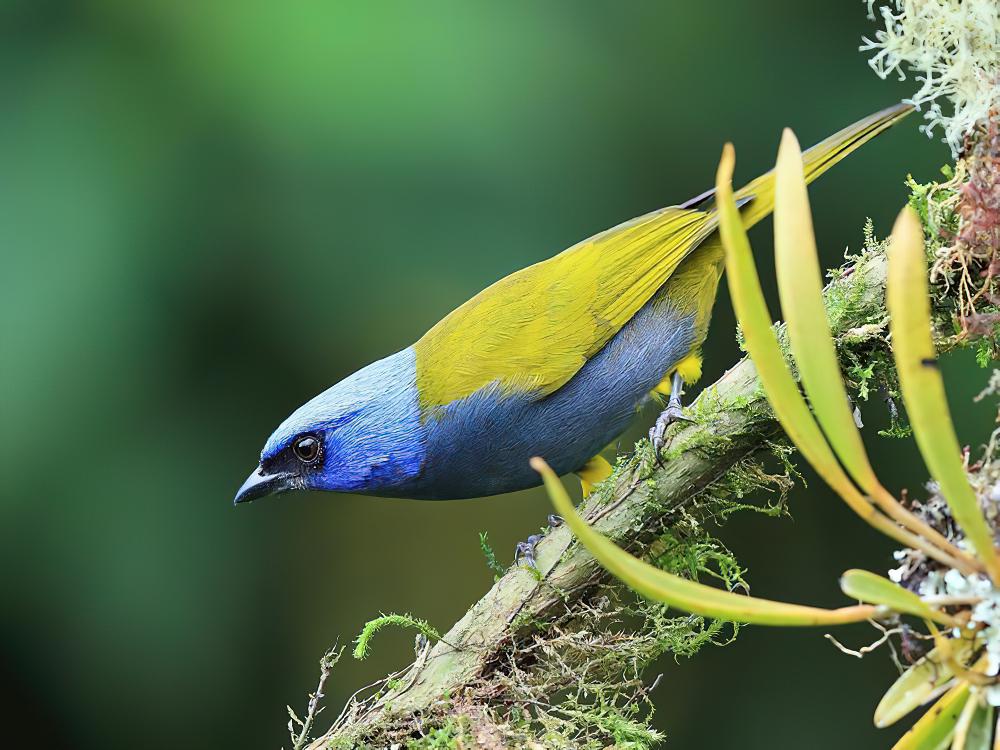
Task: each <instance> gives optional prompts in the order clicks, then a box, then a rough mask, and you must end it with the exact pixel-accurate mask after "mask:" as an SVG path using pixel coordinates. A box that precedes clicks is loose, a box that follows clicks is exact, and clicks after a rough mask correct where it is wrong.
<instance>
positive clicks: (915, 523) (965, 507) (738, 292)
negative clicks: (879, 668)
mask: <svg viewBox="0 0 1000 750" xmlns="http://www.w3.org/2000/svg"><path fill="white" fill-rule="evenodd" d="M734 164H735V154H734V151H733V148H732V146H731V145H727V146H726V147H725V150H724V151H723V156H722V160H721V163H720V165H719V170H718V173H717V177H716V190H717V198H718V204H719V212H720V234H721V236H722V241H723V244H724V246H725V252H726V270H727V275H728V278H729V288H730V293H731V296H732V300H733V306H734V308H735V310H736V314H737V317H738V319H739V321H740V324H741V326H742V328H743V332H744V336H745V344H746V349H747V351H748V353H749V355H750V357H751V359H752V360H753V362H754V365H755V367H756V369H757V372H758V375H759V378H760V381H761V383H762V385H763V388H764V391H765V392H766V394H767V397H768V400H769V402H770V404H771V407H772V409H773V411H774V414H775V416H776V418H777V420H778V421H779V423H780V424H781V426H782V427H783V428H784V430H785V432H786V433H787V435H788V436H789V438H790V439H791V440H792V441H793V442H794V443H795V445H796V446H797V447H798V449H799V450H800V452H801V453H802V455H803V456H804V457H805V458H806V460H808V461H809V463H810V464H811V465H812V466H813V468H814V469H815V470H816V472H817V473H818V474H819V475H820V477H822V478H823V480H824V481H825V482H826V483H827V484H829V485H830V487H831V488H832V489H833V490H834V491H835V492H836V493H837V494H838V495H839V496H840V497H841V498H842V499H843V500H844V502H845V503H846V504H847V505H848V506H849V507H850V509H851V510H852V511H854V512H855V513H856V514H857V515H858V516H860V517H861V518H862V519H864V520H865V521H866V522H868V523H869V524H870V525H871V526H873V527H874V528H876V529H877V530H879V531H881V532H882V533H884V534H886V535H887V536H889V537H891V538H892V539H893V540H895V541H897V542H898V543H900V544H902V545H903V546H904V547H905V548H906V550H905V551H904V552H901V553H897V557H899V558H900V559H904V558H906V557H907V556H912V557H914V558H916V559H919V560H922V561H925V563H926V564H925V568H926V569H927V570H930V571H931V573H930V575H927V576H925V577H923V578H922V580H921V581H920V582H919V583H917V584H914V585H912V586H911V587H910V588H906V587H904V586H902V585H900V583H898V582H897V580H902V579H903V577H904V576H903V574H902V573H901V572H900V571H899V570H897V571H893V573H894V576H893V577H894V578H895V579H897V580H890V578H886V577H883V576H880V575H877V574H875V573H872V572H869V571H864V570H849V571H847V572H845V573H844V574H843V575H842V577H841V579H840V587H841V590H842V591H843V592H844V593H845V594H846V595H847V596H849V597H851V598H852V599H855V600H858V601H860V602H861V603H860V604H855V605H850V606H845V607H842V608H839V609H823V608H818V607H811V606H804V605H799V604H790V603H784V602H777V601H772V600H767V599H761V598H756V597H752V596H745V595H742V594H738V593H734V592H731V591H724V590H720V589H717V588H714V587H711V586H706V585H704V584H701V583H697V582H695V581H691V580H687V579H684V578H681V577H679V576H676V575H672V574H670V573H667V572H665V571H663V570H660V569H659V568H657V567H655V566H653V565H650V564H648V563H646V562H643V561H642V560H639V559H638V558H636V557H633V556H632V555H631V554H629V553H628V552H626V551H624V550H622V549H621V548H619V547H618V546H616V545H615V544H614V543H613V542H611V541H610V540H608V539H607V538H605V537H604V536H603V535H601V534H600V533H599V532H597V531H596V530H594V529H592V528H591V527H590V526H589V525H588V524H587V523H586V521H584V520H583V519H582V518H581V517H580V515H579V514H577V513H576V511H575V510H574V509H573V506H572V503H571V502H570V500H569V496H568V494H567V493H566V490H565V489H564V488H563V486H562V484H561V483H560V482H559V480H558V478H557V477H556V475H555V474H554V473H553V472H552V471H551V469H549V468H548V466H547V464H546V463H545V462H544V460H542V459H540V458H538V459H534V461H533V466H535V468H536V469H537V470H538V471H539V472H540V473H541V474H542V476H543V478H544V480H545V486H546V488H547V490H548V492H549V495H550V497H551V499H552V502H553V503H554V505H555V507H556V508H557V510H558V512H560V513H561V514H562V515H563V516H564V517H565V519H566V521H567V523H568V524H569V526H570V527H571V528H572V529H573V531H574V532H575V533H576V535H577V537H578V538H579V540H580V541H581V542H582V543H583V544H584V545H585V546H586V547H587V548H588V549H589V550H590V551H591V552H592V553H593V554H594V556H595V557H596V558H597V559H598V560H599V561H600V562H601V564H602V565H604V566H605V567H606V568H607V569H608V570H609V571H610V572H612V573H613V574H614V575H616V576H617V577H619V578H620V579H621V580H622V581H624V582H625V583H626V584H628V585H629V586H631V587H632V588H633V589H635V590H636V591H638V592H639V593H641V594H643V595H645V596H647V597H649V598H651V599H655V600H658V601H661V602H664V603H666V604H668V605H671V606H674V607H677V608H679V609H683V610H686V611H688V612H691V613H694V614H699V615H703V616H709V617H715V618H719V619H723V620H729V621H734V622H742V623H751V624H760V625H779V626H805V625H834V624H841V623H849V622H858V621H864V620H872V621H883V622H884V621H896V620H898V618H899V617H900V616H904V615H905V616H910V617H915V618H917V619H919V620H922V621H923V623H924V625H925V627H926V629H927V632H928V636H927V637H928V639H933V642H934V648H933V649H932V650H931V651H930V652H929V653H928V654H926V655H925V656H924V657H923V658H921V659H920V660H919V661H917V662H916V663H915V664H913V665H912V666H911V667H910V668H909V669H907V670H906V671H905V672H904V673H903V674H902V675H901V676H900V677H899V679H898V680H897V681H896V682H895V683H894V684H893V685H892V686H891V687H890V688H889V690H888V692H886V694H885V696H884V697H883V698H882V700H881V702H880V703H879V704H878V707H877V708H876V711H875V723H876V725H877V726H880V727H881V726H888V725H890V724H892V723H894V722H895V721H897V720H899V719H900V718H902V717H903V716H905V715H907V714H908V713H909V712H910V711H912V710H913V709H915V708H917V707H918V706H920V705H924V704H926V703H929V702H930V701H932V700H935V699H936V702H935V703H934V705H933V707H932V708H931V709H930V710H928V711H927V712H926V713H925V714H924V715H923V716H922V717H921V718H920V719H918V721H917V722H916V723H915V724H914V726H913V727H912V728H911V729H910V730H909V731H908V732H907V733H906V734H905V735H903V737H902V738H901V739H900V740H899V742H898V743H897V744H896V746H895V750H932V749H936V748H941V747H947V746H948V745H949V743H950V746H951V748H952V750H985V748H988V747H990V746H991V745H990V743H991V738H992V736H993V734H994V716H995V713H996V712H995V707H996V706H998V705H1000V677H998V672H1000V558H998V555H997V550H996V548H995V546H994V541H993V532H992V530H991V528H990V526H989V524H988V522H987V520H986V516H985V515H984V513H983V510H982V509H981V507H980V501H979V498H978V496H977V493H976V491H975V490H974V488H973V487H972V485H971V484H970V481H969V477H968V474H967V472H966V467H965V465H964V463H963V460H962V458H961V456H962V453H961V450H960V447H959V443H958V439H957V436H956V434H955V429H954V426H953V424H952V420H951V416H950V413H949V411H948V407H947V402H946V399H945V393H944V385H943V381H942V377H941V374H940V372H939V370H938V367H937V359H936V352H935V347H934V342H933V339H932V334H931V331H932V328H931V314H930V304H929V291H928V281H927V261H926V257H925V252H924V241H923V228H922V226H921V224H920V220H919V218H918V217H917V215H916V213H915V212H914V211H913V210H912V209H911V208H905V209H903V211H902V212H901V213H900V214H899V217H898V219H897V220H896V223H895V226H894V228H893V231H892V237H891V240H890V244H889V252H888V272H887V293H886V295H887V299H886V305H887V308H888V311H889V315H890V324H889V326H890V333H891V338H892V343H893V357H894V360H895V364H896V369H897V373H898V377H899V383H900V388H901V391H902V395H903V401H904V403H905V405H906V409H907V412H908V414H909V418H910V422H911V425H912V427H913V433H914V436H915V438H916V440H917V445H918V447H919V449H920V452H921V455H922V456H923V458H924V462H925V463H926V465H927V468H928V469H929V471H930V474H931V476H932V477H933V479H934V481H935V482H936V484H937V487H938V488H939V490H940V494H941V496H943V498H944V500H945V501H946V503H947V510H948V512H949V515H950V519H951V521H953V524H950V525H942V524H939V523H931V522H929V521H928V520H927V519H926V518H923V517H921V515H920V514H919V513H916V512H914V511H913V510H910V509H908V508H907V507H904V505H903V504H901V503H900V502H899V501H898V500H897V498H896V497H894V496H893V495H892V494H891V493H890V492H889V491H888V490H887V489H886V488H885V487H884V486H883V485H882V484H881V483H880V482H879V480H878V478H877V477H876V475H875V472H874V470H873V468H872V466H871V464H870V462H869V460H868V457H867V454H866V452H865V448H864V444H863V442H862V440H861V436H860V433H859V432H858V429H857V426H856V424H855V422H854V419H853V416H852V412H851V409H850V406H849V399H848V396H847V392H846V387H845V385H844V381H843V378H842V376H841V375H840V366H839V362H838V360H837V352H836V346H835V342H834V340H833V338H832V336H831V334H830V328H829V324H828V322H827V317H826V311H825V308H824V304H823V298H822V288H821V285H822V276H821V273H820V266H819V261H818V257H817V253H816V241H815V236H814V233H813V228H812V219H811V213H810V209H809V202H808V195H807V192H806V185H805V181H804V179H803V170H802V158H801V152H800V150H799V145H798V142H797V141H796V139H795V136H794V135H793V134H792V132H791V131H790V130H786V131H785V133H784V137H783V138H782V142H781V147H780V149H779V152H778V159H777V164H776V168H775V173H776V176H777V185H776V195H775V210H774V227H775V228H774V235H775V236H774V246H775V265H776V269H777V278H778V286H779V294H780V298H781V304H782V311H783V313H784V315H785V318H786V325H787V337H788V343H789V349H790V352H791V355H792V357H793V358H794V362H795V365H796V367H797V371H798V373H799V376H800V380H801V384H802V389H803V390H804V392H805V396H806V397H808V400H809V404H811V407H812V408H811V409H810V406H809V405H807V402H806V398H805V397H804V396H803V394H802V392H801V391H800V390H799V386H798V385H797V384H796V382H795V379H794V376H793V374H792V372H791V370H790V369H789V365H788V364H787V363H786V361H785V358H784V356H783V355H782V350H781V345H780V343H779V339H778V336H777V335H776V332H775V329H774V328H773V326H772V318H771V315H770V313H769V312H768V309H767V305H766V303H765V301H764V298H763V294H762V292H761V288H760V282H759V277H758V275H757V270H756V267H755V264H754V261H753V256H752V253H751V249H750V244H749V241H748V239H747V236H746V232H745V229H744V227H743V224H742V222H741V219H740V214H739V209H738V207H737V205H736V202H735V201H734V199H733V192H732V186H731V182H732V174H733V169H734ZM907 582H908V583H909V581H907Z"/></svg>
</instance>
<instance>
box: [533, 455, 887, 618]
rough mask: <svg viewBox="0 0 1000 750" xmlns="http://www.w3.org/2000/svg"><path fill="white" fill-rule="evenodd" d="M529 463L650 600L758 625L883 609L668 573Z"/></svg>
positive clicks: (605, 560) (599, 553)
mask: <svg viewBox="0 0 1000 750" xmlns="http://www.w3.org/2000/svg"><path fill="white" fill-rule="evenodd" d="M531 465H532V467H533V468H534V469H535V471H537V472H539V473H540V474H541V475H542V479H543V480H544V481H545V489H546V490H547V491H548V493H549V499H551V500H552V504H553V505H554V506H555V508H556V511H557V512H558V513H559V514H560V515H561V516H562V517H563V518H564V519H565V521H566V524H567V525H568V526H569V527H570V528H571V529H572V530H573V532H574V533H575V534H576V536H577V538H578V539H579V540H580V542H582V543H583V545H584V546H585V547H586V548H587V549H588V550H590V552H591V554H592V555H593V556H594V557H595V558H597V561H598V562H600V563H601V565H603V566H604V567H605V568H607V570H608V571H610V572H611V573H612V574H614V575H616V576H617V577H618V578H620V579H621V580H622V581H623V582H624V583H626V584H627V585H628V586H630V587H631V588H632V589H634V590H635V591H637V592H638V593H640V594H642V595H643V596H646V597H648V598H650V599H653V600H655V601H658V602H663V603H664V604H669V605H670V606H672V607H677V608H678V609H682V610H684V611H685V612H692V613H694V614H698V615H704V616H706V617H715V618H718V619H721V620H728V621H731V622H747V623H754V624H757V625H786V626H790V625H834V624H840V623H845V622H858V621H861V620H868V619H871V618H873V617H876V616H878V615H880V614H884V613H885V612H886V611H885V610H884V609H881V608H879V607H872V606H855V607H843V608H841V609H820V608H818V607H806V606H802V605H799V604H785V603H783V602H776V601H772V600H770V599H758V598H756V597H752V596H745V595H743V594H734V593H732V592H730V591H722V590H720V589H717V588H714V587H712V586H706V585H705V584H702V583H698V582H697V581H690V580H687V579H685V578H681V577H680V576H676V575H673V574H671V573H667V572H666V571H663V570H660V569H659V568H657V567H655V566H653V565H650V564H649V563H646V562H643V561H642V560H639V559H638V558H636V557H633V556H632V555H630V554H629V553H628V552H626V551H625V550H623V549H621V548H620V547H618V546H617V545H616V544H615V543H614V542H612V541H611V540H610V539H608V538H607V537H605V536H604V535H602V534H601V533H599V532H597V531H595V530H594V529H592V528H591V527H590V526H589V525H588V524H587V522H586V521H584V520H583V518H581V517H580V515H579V514H578V513H577V512H576V509H575V508H573V503H572V502H570V499H569V495H568V494H567V493H566V488H565V487H563V485H562V482H560V481H559V477H557V476H556V474H555V472H553V471H552V469H551V468H549V465H548V464H547V463H545V461H543V460H542V459H541V458H533V459H531Z"/></svg>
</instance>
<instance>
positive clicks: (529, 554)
mask: <svg viewBox="0 0 1000 750" xmlns="http://www.w3.org/2000/svg"><path fill="white" fill-rule="evenodd" d="M543 536H544V534H532V535H531V536H529V537H528V538H527V539H525V540H524V541H523V542H518V543H517V546H516V547H515V548H514V564H515V565H517V564H518V563H521V562H523V563H524V564H525V565H527V566H528V567H529V568H535V569H536V570H537V569H538V566H537V565H535V547H536V546H538V543H539V542H540V541H542V537H543Z"/></svg>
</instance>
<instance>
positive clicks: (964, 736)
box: [951, 694, 993, 750]
mask: <svg viewBox="0 0 1000 750" xmlns="http://www.w3.org/2000/svg"><path fill="white" fill-rule="evenodd" d="M992 715H993V707H992V706H987V705H986V704H985V703H984V702H983V701H982V700H980V699H979V698H977V697H976V695H975V694H971V695H970V696H969V700H967V701H966V702H965V708H963V709H962V713H961V715H959V717H958V722H957V723H956V724H955V738H954V739H953V740H952V743H951V750H988V749H989V740H990V731H989V730H990V727H989V721H990V719H991V718H992Z"/></svg>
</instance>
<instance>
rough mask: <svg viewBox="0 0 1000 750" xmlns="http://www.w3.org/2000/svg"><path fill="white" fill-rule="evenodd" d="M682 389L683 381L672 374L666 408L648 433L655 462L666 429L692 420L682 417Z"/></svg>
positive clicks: (662, 445) (662, 443)
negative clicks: (677, 423) (671, 383)
mask: <svg viewBox="0 0 1000 750" xmlns="http://www.w3.org/2000/svg"><path fill="white" fill-rule="evenodd" d="M683 388H684V381H683V380H681V376H680V375H678V374H677V373H674V382H673V385H672V387H671V389H670V400H669V401H667V408H666V409H664V410H663V411H662V412H660V416H659V417H657V418H656V424H654V425H653V427H652V428H651V429H650V431H649V442H651V443H652V444H653V452H654V453H655V455H656V460H657V461H659V460H660V452H661V451H662V450H663V447H664V445H665V444H666V443H665V441H664V436H665V435H666V434H667V428H668V427H669V426H670V425H672V424H674V423H675V422H693V421H694V420H693V419H689V418H688V417H685V416H684V413H683V412H682V411H681V392H682V391H683Z"/></svg>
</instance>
